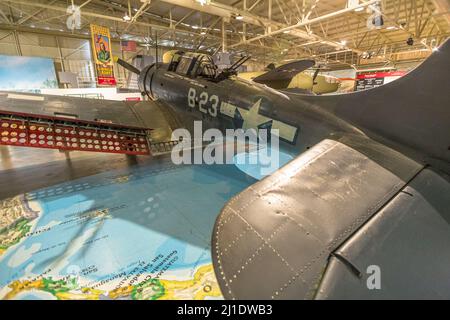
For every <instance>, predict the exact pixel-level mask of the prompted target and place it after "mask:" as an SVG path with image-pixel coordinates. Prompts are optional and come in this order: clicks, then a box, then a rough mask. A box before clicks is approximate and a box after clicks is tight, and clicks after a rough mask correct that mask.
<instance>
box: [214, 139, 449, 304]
mask: <svg viewBox="0 0 450 320" xmlns="http://www.w3.org/2000/svg"><path fill="white" fill-rule="evenodd" d="M448 194H450V178H449V177H448V176H445V175H444V174H441V173H438V172H436V171H434V170H433V168H430V167H424V166H423V165H421V164H419V163H417V162H415V161H413V160H411V159H410V158H408V157H405V156H404V155H402V154H401V153H398V152H397V151H394V150H393V149H390V148H389V147H386V146H384V145H382V144H380V143H377V142H375V141H373V140H370V139H368V138H366V137H343V138H341V139H339V140H336V141H335V140H323V141H322V142H320V143H319V144H317V145H316V146H314V147H312V148H311V149H310V150H308V151H307V152H305V153H303V154H301V155H300V156H299V157H298V158H296V159H294V160H292V161H291V162H290V163H288V164H287V165H285V166H284V167H282V168H281V169H279V170H278V171H277V172H275V173H274V174H272V175H270V176H268V177H266V178H265V179H263V180H261V181H259V182H257V183H255V184H254V185H252V186H250V187H249V188H247V189H246V190H244V191H243V192H241V193H240V194H238V195H237V196H235V197H234V198H233V199H231V200H230V201H229V202H228V204H227V205H226V206H225V207H224V208H223V210H222V212H221V214H220V215H219V217H218V218H217V220H216V224H215V227H214V230H213V243H212V255H213V262H214V268H215V270H216V274H217V277H218V281H219V283H220V286H221V289H222V292H223V294H224V296H225V297H226V298H229V299H233V298H236V299H313V298H316V299H322V298H335V299H342V298H344V299H345V298H353V299H354V298H360V299H370V298H419V297H421V296H422V297H423V296H429V297H436V298H442V297H448V296H449V295H450V272H449V271H448V265H450V251H449V250H448V245H449V244H450V212H449V209H448V208H450V198H448ZM405 243H407V244H408V245H406V246H405ZM373 268H375V269H376V268H379V271H380V274H381V280H380V283H381V287H380V288H379V289H377V288H375V289H374V288H372V289H370V288H369V287H370V286H369V287H368V285H367V282H370V281H372V280H371V279H370V278H369V277H370V275H371V272H373ZM370 283H372V282H370ZM429 283H433V286H430V285H429ZM411 288H414V290H410V289H411ZM430 290H432V291H433V292H430Z"/></svg>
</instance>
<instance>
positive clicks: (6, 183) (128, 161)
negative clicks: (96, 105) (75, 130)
mask: <svg viewBox="0 0 450 320" xmlns="http://www.w3.org/2000/svg"><path fill="white" fill-rule="evenodd" d="M153 161H159V160H155V159H154V158H152V157H151V156H127V155H118V154H107V153H96V152H79V151H74V152H70V153H65V152H60V151H58V150H51V149H38V148H24V147H10V146H0V199H5V198H9V197H12V196H16V195H19V194H23V193H25V192H30V191H33V190H37V189H40V188H44V187H48V186H52V185H55V184H58V183H62V182H65V181H70V180H74V179H77V178H81V177H86V176H90V175H94V174H97V173H101V172H105V171H109V170H114V169H121V168H126V167H130V166H140V165H146V164H149V163H150V162H153Z"/></svg>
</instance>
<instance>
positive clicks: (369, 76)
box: [355, 71, 406, 91]
mask: <svg viewBox="0 0 450 320" xmlns="http://www.w3.org/2000/svg"><path fill="white" fill-rule="evenodd" d="M405 74H406V72H405V71H391V72H376V73H362V74H358V75H357V76H356V82H355V91H361V90H367V89H372V88H375V87H379V86H381V85H383V84H386V83H389V82H391V81H394V80H396V79H398V78H400V77H402V76H404V75H405Z"/></svg>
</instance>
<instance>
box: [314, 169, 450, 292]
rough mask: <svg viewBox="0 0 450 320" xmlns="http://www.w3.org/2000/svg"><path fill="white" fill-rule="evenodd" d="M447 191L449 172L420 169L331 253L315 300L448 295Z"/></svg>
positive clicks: (449, 203)
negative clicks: (444, 173) (375, 276)
mask: <svg viewBox="0 0 450 320" xmlns="http://www.w3.org/2000/svg"><path fill="white" fill-rule="evenodd" d="M449 195H450V178H449V177H448V176H447V177H446V176H445V175H440V174H438V173H437V172H436V171H433V170H432V169H429V168H427V169H424V170H423V171H421V172H420V173H419V174H418V175H417V176H416V177H415V178H414V179H413V180H412V181H411V182H410V183H408V185H407V186H406V187H405V188H403V189H402V192H400V193H399V194H397V195H396V196H395V197H394V198H393V199H392V201H390V202H389V203H388V204H386V206H384V207H383V208H382V209H381V210H380V212H379V213H377V215H376V216H374V217H373V219H371V220H370V221H369V222H368V223H366V224H365V225H364V226H363V227H362V228H361V229H360V230H358V231H357V232H355V234H354V235H353V236H352V237H351V238H349V239H348V240H347V241H346V242H345V243H344V244H343V245H342V246H340V247H339V248H338V249H337V250H336V251H335V252H334V253H333V256H332V257H331V259H330V262H329V264H328V266H327V269H326V271H325V273H324V276H323V278H322V282H321V284H320V287H319V289H318V290H317V295H316V297H315V298H316V299H354V298H355V297H356V298H358V299H423V298H435V299H448V298H449V297H450V277H449V269H448V266H449V265H450V250H448V246H449V244H450V210H449V208H450V197H449ZM375 268H376V269H377V270H376V269H375ZM378 271H379V286H377V287H370V288H371V290H369V288H368V286H367V283H369V284H370V285H373V286H375V285H376V282H375V280H374V278H373V280H372V279H370V277H373V275H374V272H378Z"/></svg>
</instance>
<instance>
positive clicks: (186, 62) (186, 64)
mask: <svg viewBox="0 0 450 320" xmlns="http://www.w3.org/2000/svg"><path fill="white" fill-rule="evenodd" d="M191 64H192V58H191V57H188V56H184V57H182V58H181V60H180V62H179V63H178V66H177V71H176V72H177V73H179V74H185V75H187V74H188V73H189V71H190V69H191Z"/></svg>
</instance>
